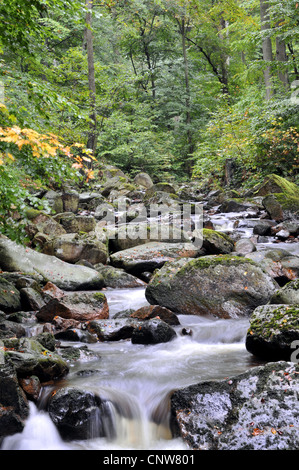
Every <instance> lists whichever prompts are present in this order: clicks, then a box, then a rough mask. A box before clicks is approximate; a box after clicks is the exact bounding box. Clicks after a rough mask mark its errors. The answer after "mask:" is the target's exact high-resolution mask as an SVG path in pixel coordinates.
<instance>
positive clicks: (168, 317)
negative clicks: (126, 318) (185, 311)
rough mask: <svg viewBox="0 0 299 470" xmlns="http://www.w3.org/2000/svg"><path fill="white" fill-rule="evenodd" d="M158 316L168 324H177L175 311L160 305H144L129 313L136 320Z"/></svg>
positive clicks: (178, 322)
mask: <svg viewBox="0 0 299 470" xmlns="http://www.w3.org/2000/svg"><path fill="white" fill-rule="evenodd" d="M156 317H157V318H159V319H160V320H163V321H164V322H165V323H168V325H179V324H180V321H179V319H178V317H177V315H176V314H175V313H173V312H172V311H171V310H169V309H168V308H165V307H161V306H160V305H146V306H144V307H141V308H139V309H138V310H135V312H132V313H131V314H130V318H136V319H138V320H150V319H151V318H156Z"/></svg>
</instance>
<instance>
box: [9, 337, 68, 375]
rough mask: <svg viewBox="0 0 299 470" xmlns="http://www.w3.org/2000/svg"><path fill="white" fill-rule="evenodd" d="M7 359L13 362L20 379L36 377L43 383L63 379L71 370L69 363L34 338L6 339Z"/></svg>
mask: <svg viewBox="0 0 299 470" xmlns="http://www.w3.org/2000/svg"><path fill="white" fill-rule="evenodd" d="M3 342H4V345H5V347H6V350H5V358H6V360H7V361H9V362H11V363H12V364H13V365H14V367H15V369H16V373H17V376H18V377H20V378H24V377H30V376H32V375H35V376H37V377H38V378H39V380H40V381H41V382H48V381H50V380H54V379H58V378H62V377H63V376H65V375H66V374H67V372H68V370H69V368H68V365H67V363H66V362H65V361H64V360H63V359H62V358H61V356H60V355H59V354H58V353H57V352H55V351H49V350H47V349H45V348H44V346H43V345H42V344H41V343H39V342H38V341H36V340H35V339H33V338H19V339H15V338H12V339H5V340H3Z"/></svg>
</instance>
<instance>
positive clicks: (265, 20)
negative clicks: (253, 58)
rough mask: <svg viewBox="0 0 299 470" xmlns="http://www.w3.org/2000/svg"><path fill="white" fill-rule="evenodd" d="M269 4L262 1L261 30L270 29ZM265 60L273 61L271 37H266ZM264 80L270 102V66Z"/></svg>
mask: <svg viewBox="0 0 299 470" xmlns="http://www.w3.org/2000/svg"><path fill="white" fill-rule="evenodd" d="M268 7H269V5H268V2H267V0H260V14H261V29H262V31H265V30H267V29H270V22H269V14H268ZM262 47H263V59H264V61H266V62H272V61H273V53H272V42H271V37H266V38H264V40H263V46H262ZM264 80H265V87H266V99H267V100H269V99H270V98H271V97H272V96H273V83H272V72H271V66H270V65H268V66H267V67H266V69H265V70H264Z"/></svg>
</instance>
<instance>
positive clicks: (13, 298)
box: [0, 261, 22, 313]
mask: <svg viewBox="0 0 299 470" xmlns="http://www.w3.org/2000/svg"><path fill="white" fill-rule="evenodd" d="M0 263H1V261H0ZM21 308H22V307H21V295H20V292H19V291H18V289H16V287H15V286H14V284H12V283H11V282H9V281H7V280H6V279H3V278H2V277H0V310H3V311H4V312H6V313H11V312H17V311H18V310H21Z"/></svg>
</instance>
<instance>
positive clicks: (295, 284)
mask: <svg viewBox="0 0 299 470" xmlns="http://www.w3.org/2000/svg"><path fill="white" fill-rule="evenodd" d="M270 304H288V305H299V280H298V279H296V280H294V281H290V282H288V283H287V284H285V285H284V286H283V287H282V288H281V289H278V290H277V291H276V292H275V293H274V294H273V296H272V297H271V300H270Z"/></svg>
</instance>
